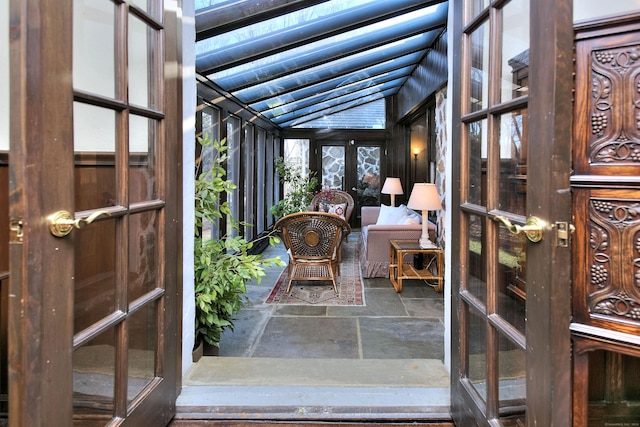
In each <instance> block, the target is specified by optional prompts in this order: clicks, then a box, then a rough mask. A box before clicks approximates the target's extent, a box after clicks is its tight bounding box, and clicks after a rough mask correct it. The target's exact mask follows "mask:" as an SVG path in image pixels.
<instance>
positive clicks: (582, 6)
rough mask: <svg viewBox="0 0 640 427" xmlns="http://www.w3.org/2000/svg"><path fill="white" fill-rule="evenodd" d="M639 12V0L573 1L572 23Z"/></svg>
mask: <svg viewBox="0 0 640 427" xmlns="http://www.w3.org/2000/svg"><path fill="white" fill-rule="evenodd" d="M635 12H640V0H606V1H603V0H574V1H573V22H578V21H584V20H589V19H594V18H601V17H605V16H614V15H620V14H623V13H635Z"/></svg>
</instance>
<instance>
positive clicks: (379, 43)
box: [196, 0, 448, 128]
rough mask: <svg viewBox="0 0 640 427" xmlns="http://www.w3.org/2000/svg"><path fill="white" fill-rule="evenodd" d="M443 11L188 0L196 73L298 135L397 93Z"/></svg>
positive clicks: (433, 4) (360, 0)
mask: <svg viewBox="0 0 640 427" xmlns="http://www.w3.org/2000/svg"><path fill="white" fill-rule="evenodd" d="M447 13H448V2H446V1H442V0H324V1H322V0H263V1H260V0H246V1H242V0H240V1H239V0H222V1H221V0H196V40H197V43H196V71H197V73H198V75H199V76H198V78H199V80H200V81H201V82H203V83H205V84H209V85H212V86H213V87H215V88H217V89H221V91H222V92H224V93H226V94H228V95H230V96H232V97H234V98H235V99H236V100H238V101H239V102H241V103H242V104H244V105H246V106H247V107H248V108H249V109H251V110H253V111H255V112H256V113H259V114H260V115H262V116H263V117H265V118H267V119H268V120H270V121H271V122H273V123H274V124H275V125H277V126H279V127H281V128H287V127H299V126H302V125H304V123H308V122H310V121H313V120H315V119H317V118H319V117H322V116H326V115H331V114H335V113H337V112H340V111H344V110H348V109H351V108H354V107H358V106H361V105H365V104H369V103H372V102H374V101H377V100H380V99H382V98H384V97H387V96H389V95H393V94H395V93H397V92H398V90H399V89H400V88H401V87H402V85H403V84H404V83H405V82H406V80H407V79H408V78H409V76H410V75H411V73H412V72H413V71H414V70H415V68H416V66H417V65H418V63H419V62H420V61H421V60H422V59H423V58H424V57H425V55H427V53H428V52H429V50H430V49H431V47H432V46H433V44H434V42H436V41H437V39H438V37H439V36H440V35H441V34H442V33H443V31H444V30H445V27H446V22H447Z"/></svg>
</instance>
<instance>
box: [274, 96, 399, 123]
mask: <svg viewBox="0 0 640 427" xmlns="http://www.w3.org/2000/svg"><path fill="white" fill-rule="evenodd" d="M394 93H395V89H390V90H388V91H386V92H378V93H376V94H373V95H369V96H367V97H365V98H359V99H356V100H354V101H350V102H348V103H346V104H341V105H339V106H337V107H332V108H328V109H326V110H323V111H318V112H316V113H312V114H309V115H308V116H304V117H301V118H299V119H295V120H291V121H289V122H284V123H280V124H279V125H280V126H282V127H296V126H299V125H301V124H303V123H305V122H308V121H310V120H315V119H319V118H321V117H323V116H328V115H330V114H335V113H338V112H340V111H346V110H349V109H351V108H354V107H357V106H359V105H363V104H366V103H369V102H371V101H376V100H379V99H380V100H383V101H384V99H383V98H384V97H386V96H390V95H393V94H394Z"/></svg>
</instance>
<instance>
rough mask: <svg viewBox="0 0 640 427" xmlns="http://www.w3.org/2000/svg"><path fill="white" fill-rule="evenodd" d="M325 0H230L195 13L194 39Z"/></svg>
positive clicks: (230, 29)
mask: <svg viewBox="0 0 640 427" xmlns="http://www.w3.org/2000/svg"><path fill="white" fill-rule="evenodd" d="M326 1H328V0H256V1H252V2H250V4H246V3H248V2H240V1H237V0H232V1H228V2H224V3H220V4H218V5H216V6H213V7H210V8H207V9H203V10H202V11H200V12H198V13H196V41H200V40H204V39H207V38H209V37H213V36H217V35H219V34H223V33H226V32H229V31H233V30H237V29H238V28H242V27H246V26H247V25H250V24H255V23H256V22H261V21H266V20H267V19H271V18H275V17H276V16H280V15H285V14H287V13H290V12H295V11H296V10H300V9H304V8H306V7H309V6H313V5H316V4H319V3H324V2H326Z"/></svg>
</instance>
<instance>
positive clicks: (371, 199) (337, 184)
mask: <svg viewBox="0 0 640 427" xmlns="http://www.w3.org/2000/svg"><path fill="white" fill-rule="evenodd" d="M318 157H319V159H318V160H319V163H320V164H319V167H318V171H319V173H318V178H319V180H320V183H321V184H322V187H323V188H331V189H339V190H343V191H346V192H348V193H349V194H351V197H353V200H354V203H355V208H354V212H353V214H352V216H351V222H352V224H351V226H352V227H359V224H360V208H361V207H362V206H377V205H379V204H380V190H381V189H382V187H381V184H380V180H381V177H382V160H381V159H382V146H381V144H379V143H374V142H371V143H367V142H357V141H354V140H350V141H332V142H329V141H323V142H321V143H320V144H319V156H318ZM345 165H357V167H356V168H347V167H345Z"/></svg>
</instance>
